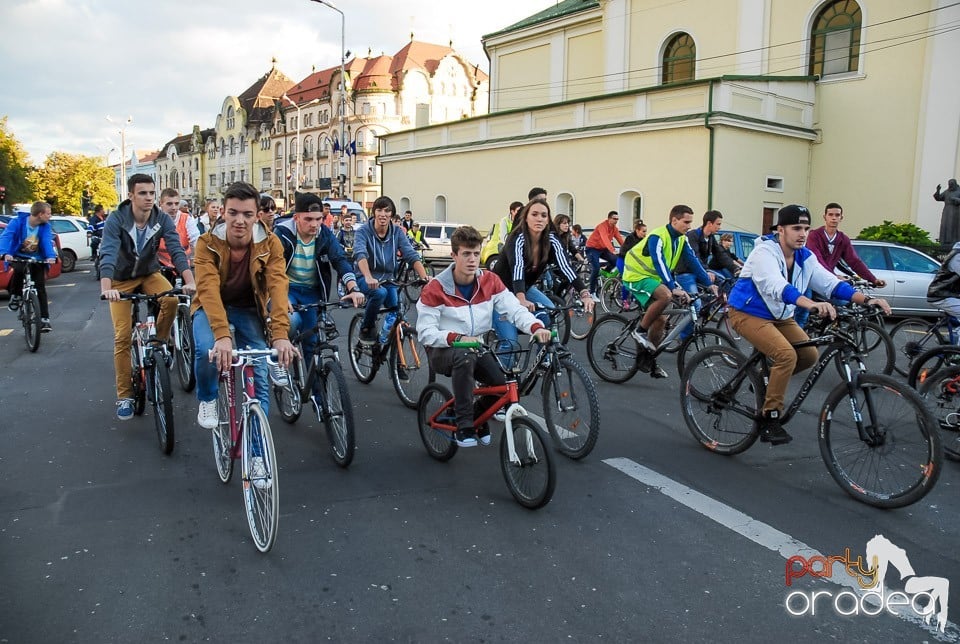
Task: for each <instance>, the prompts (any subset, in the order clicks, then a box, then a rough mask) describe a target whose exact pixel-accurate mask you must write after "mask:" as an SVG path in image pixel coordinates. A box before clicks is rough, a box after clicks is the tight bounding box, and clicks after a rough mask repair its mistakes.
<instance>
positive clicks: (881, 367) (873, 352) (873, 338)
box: [834, 322, 896, 378]
mask: <svg viewBox="0 0 960 644" xmlns="http://www.w3.org/2000/svg"><path fill="white" fill-rule="evenodd" d="M852 335H853V337H854V338H855V339H856V340H857V348H858V349H860V351H861V352H863V354H864V356H863V364H864V366H865V367H866V368H867V371H868V372H870V373H881V374H883V375H885V376H889V375H890V374H892V373H893V368H894V363H895V362H896V352H895V350H894V348H893V340H891V339H890V334H889V333H887V331H886V330H885V329H884V328H883V327H880V326H877V325H876V324H874V323H873V322H864V323H862V324H860V325H859V328H856V329H853V333H852ZM834 365H835V366H836V368H837V373H839V374H840V377H841V378H843V377H845V376H846V372H845V371H844V368H843V365H844V362H843V356H842V354H838V355H837V357H836V358H835V359H834Z"/></svg>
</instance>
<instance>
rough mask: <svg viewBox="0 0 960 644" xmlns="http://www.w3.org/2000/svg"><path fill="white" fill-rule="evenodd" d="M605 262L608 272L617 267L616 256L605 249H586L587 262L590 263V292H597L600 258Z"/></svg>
mask: <svg viewBox="0 0 960 644" xmlns="http://www.w3.org/2000/svg"><path fill="white" fill-rule="evenodd" d="M601 257H602V258H603V259H605V260H607V266H608V267H609V268H610V270H613V267H614V266H616V265H617V256H616V255H614V254H613V253H611V252H610V251H608V250H607V249H606V248H604V249H603V250H597V249H596V248H588V249H587V260H588V261H589V262H590V292H591V293H596V292H597V281H598V280H599V279H600V258H601Z"/></svg>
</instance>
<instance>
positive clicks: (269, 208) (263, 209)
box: [260, 206, 277, 212]
mask: <svg viewBox="0 0 960 644" xmlns="http://www.w3.org/2000/svg"><path fill="white" fill-rule="evenodd" d="M276 209H277V207H276V206H267V207H266V208H261V209H260V210H262V211H263V212H273V211H274V210H276Z"/></svg>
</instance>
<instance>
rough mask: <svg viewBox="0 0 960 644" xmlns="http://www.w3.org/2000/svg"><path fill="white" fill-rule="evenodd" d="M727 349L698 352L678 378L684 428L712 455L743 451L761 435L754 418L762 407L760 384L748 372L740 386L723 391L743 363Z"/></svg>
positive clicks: (756, 377)
mask: <svg viewBox="0 0 960 644" xmlns="http://www.w3.org/2000/svg"><path fill="white" fill-rule="evenodd" d="M746 360H747V359H746V358H745V357H744V356H743V354H741V353H740V352H739V351H737V350H735V349H732V348H730V347H724V346H719V347H708V348H706V349H703V350H701V351H698V352H697V353H696V354H695V355H694V356H693V357H692V358H690V361H689V362H688V363H687V365H686V367H685V369H684V371H683V375H682V376H681V377H680V411H681V412H682V413H683V420H684V421H685V422H686V424H687V429H689V430H690V433H691V434H692V435H693V437H694V438H695V439H696V440H697V442H698V443H700V444H701V445H703V446H704V447H706V448H707V449H709V450H710V451H712V452H717V453H718V454H724V455H726V456H731V455H733V454H739V453H740V452H742V451H744V450H746V449H747V448H748V447H750V446H751V445H753V443H754V442H755V441H756V440H757V438H758V437H759V436H760V432H759V430H758V429H757V423H756V418H757V417H758V416H759V415H760V410H761V409H762V407H763V392H764V389H763V384H762V382H761V381H760V377H759V376H758V375H757V373H756V372H755V371H754V370H753V369H749V370H748V371H747V372H746V374H745V377H744V379H743V380H742V381H741V382H740V384H739V385H738V386H737V387H736V388H733V389H732V390H731V391H724V389H725V388H726V387H727V386H728V385H729V384H730V382H731V381H732V380H733V376H734V375H735V374H736V373H737V371H738V370H739V369H740V366H741V365H743V363H744V362H746Z"/></svg>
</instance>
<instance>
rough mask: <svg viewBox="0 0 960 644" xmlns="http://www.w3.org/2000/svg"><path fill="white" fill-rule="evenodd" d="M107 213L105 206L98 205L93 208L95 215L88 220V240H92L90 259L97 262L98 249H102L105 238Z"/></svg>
mask: <svg viewBox="0 0 960 644" xmlns="http://www.w3.org/2000/svg"><path fill="white" fill-rule="evenodd" d="M106 219H107V213H106V212H105V211H104V210H103V206H102V205H100V204H97V205H96V206H94V207H93V214H92V215H90V218H89V219H87V238H88V239H89V240H90V259H92V260H94V261H96V259H97V254H98V252H97V251H98V249H99V248H100V238H101V237H103V225H104V224H105V223H106Z"/></svg>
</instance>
